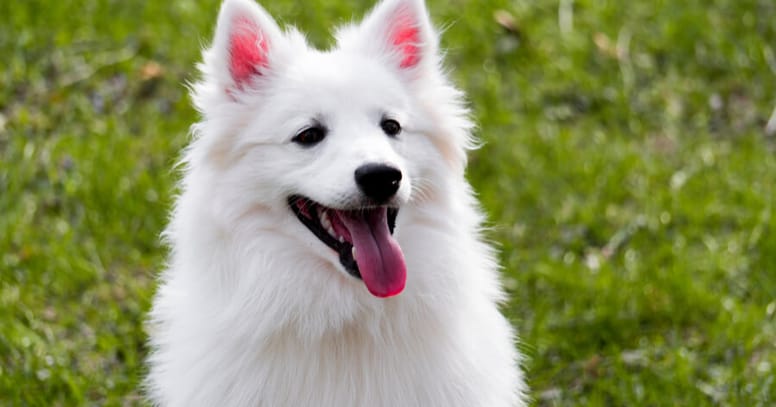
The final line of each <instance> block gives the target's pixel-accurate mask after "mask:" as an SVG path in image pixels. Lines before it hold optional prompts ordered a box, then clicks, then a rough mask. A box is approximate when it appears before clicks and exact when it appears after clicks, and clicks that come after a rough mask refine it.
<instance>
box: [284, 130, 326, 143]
mask: <svg viewBox="0 0 776 407" xmlns="http://www.w3.org/2000/svg"><path fill="white" fill-rule="evenodd" d="M325 138H326V128H325V127H323V126H321V125H313V126H310V127H305V128H304V129H302V130H300V131H299V132H298V133H296V136H294V138H292V139H291V141H293V142H294V143H296V144H299V145H302V146H305V147H308V146H314V145H316V144H318V143H320V142H321V141H323V139H325Z"/></svg>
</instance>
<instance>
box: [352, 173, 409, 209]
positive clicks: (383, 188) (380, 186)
mask: <svg viewBox="0 0 776 407" xmlns="http://www.w3.org/2000/svg"><path fill="white" fill-rule="evenodd" d="M399 181H401V171H399V170H398V169H396V168H394V167H391V166H390V165H385V164H365V165H362V166H360V167H358V168H356V184H358V188H359V189H361V192H363V193H364V195H366V196H367V197H369V198H370V199H372V200H373V201H375V202H378V203H383V202H385V201H387V200H388V199H390V198H391V197H392V196H393V195H394V194H396V191H398V190H399Z"/></svg>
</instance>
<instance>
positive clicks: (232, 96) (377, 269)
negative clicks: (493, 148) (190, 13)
mask: <svg viewBox="0 0 776 407" xmlns="http://www.w3.org/2000/svg"><path fill="white" fill-rule="evenodd" d="M337 37H338V44H337V47H336V48H334V49H333V50H331V51H328V52H321V51H318V50H315V49H311V48H309V47H308V46H307V45H306V43H305V42H304V39H303V37H302V36H301V35H300V34H299V33H297V32H296V31H290V32H286V33H284V32H282V31H281V30H280V29H279V28H278V27H277V25H276V24H275V22H274V21H273V20H272V18H271V17H269V15H268V14H267V13H266V12H265V11H264V10H263V9H261V8H260V7H259V6H258V5H256V4H255V3H253V1H252V0H226V1H225V2H224V4H223V6H222V9H221V12H220V15H219V20H218V27H217V30H216V36H215V39H214V42H213V45H212V47H211V48H210V49H209V50H207V51H206V52H205V62H204V64H203V65H202V70H203V73H204V76H205V77H204V80H203V82H201V83H199V84H197V85H195V88H194V90H195V94H194V98H195V102H196V104H197V107H198V108H199V110H200V111H201V112H202V114H203V116H204V120H203V122H202V123H200V124H199V125H198V126H197V127H198V129H199V130H200V131H199V132H200V134H202V139H201V140H200V142H199V143H198V144H199V145H198V148H199V151H198V154H200V156H201V159H202V160H204V161H206V162H207V163H208V164H207V165H208V166H209V167H210V168H213V169H214V171H216V172H217V173H218V175H217V176H218V177H219V179H220V181H219V183H220V184H221V185H223V186H224V187H223V190H222V191H220V193H225V194H226V195H227V196H229V198H225V199H226V200H227V201H231V202H233V203H234V205H236V206H240V205H242V206H244V208H242V209H235V210H237V211H245V212H249V210H250V209H249V208H250V207H254V206H262V207H267V208H272V209H273V211H274V212H273V213H274V214H275V215H273V216H288V217H292V218H294V219H295V220H296V221H298V223H297V226H298V227H297V228H295V229H294V230H292V231H289V232H288V233H291V234H293V235H294V238H296V239H298V241H299V245H300V246H306V247H309V248H310V250H311V251H313V252H315V253H316V254H317V255H319V256H321V257H323V258H326V259H328V260H330V261H331V262H332V263H333V264H336V266H337V267H338V268H339V269H340V270H341V271H342V272H344V273H346V274H348V275H350V276H352V277H356V278H360V279H363V281H364V283H365V284H366V287H367V288H368V290H369V291H370V292H371V293H372V294H374V295H375V296H378V297H389V296H393V295H396V294H398V293H400V292H401V291H402V290H403V288H404V285H405V280H406V273H407V270H406V266H405V260H404V257H403V253H402V250H401V247H400V245H399V244H398V243H397V241H396V240H395V239H394V237H393V232H394V228H395V225H396V218H397V216H401V215H399V214H400V213H401V211H402V208H403V207H405V206H407V205H411V204H412V202H413V200H417V199H420V198H421V197H422V195H423V193H422V192H423V191H424V188H425V187H428V186H429V185H430V184H433V183H435V182H437V181H438V180H437V179H436V175H435V174H436V173H437V172H439V171H440V170H439V168H445V171H450V170H451V169H450V167H461V168H462V166H463V162H462V161H463V159H462V158H461V156H462V151H463V149H464V147H465V146H464V145H463V144H465V136H462V137H459V139H458V140H455V137H452V136H450V135H445V134H444V133H446V131H445V124H440V123H437V122H435V121H436V120H438V119H439V117H451V119H450V120H452V121H453V122H455V121H456V120H458V121H460V122H461V123H458V126H457V129H458V130H462V131H463V132H464V133H465V130H466V129H461V128H462V127H466V126H465V125H461V124H462V123H464V124H465V123H468V122H466V121H465V118H461V117H457V116H456V115H455V114H453V115H450V114H447V115H445V114H444V112H440V111H439V110H435V109H436V108H437V107H436V106H434V103H435V100H436V99H437V96H435V95H433V93H435V92H442V93H444V92H445V91H448V90H449V89H447V88H445V87H444V86H443V85H444V84H443V83H442V82H443V81H442V79H441V74H440V73H439V68H438V57H437V51H436V42H437V39H436V36H435V33H434V32H433V30H432V28H431V26H430V23H429V20H428V15H427V13H426V11H425V8H424V5H423V3H422V1H420V0H386V1H384V2H383V3H381V4H379V5H378V6H377V7H376V8H375V10H373V11H372V13H371V14H370V15H369V16H367V17H366V19H365V20H364V21H363V22H362V23H361V24H360V25H358V26H348V27H345V28H344V29H342V30H340V31H339V32H338V36H337ZM456 96H457V95H456V94H452V95H449V97H447V98H446V99H447V100H448V102H447V103H451V102H449V100H450V99H452V100H453V101H457V99H456ZM439 103H440V104H443V103H442V102H439ZM444 107H445V106H442V108H444ZM447 108H451V109H453V110H455V109H457V110H458V112H457V113H459V115H460V114H465V111H464V110H463V109H462V108H460V106H459V105H457V104H455V103H453V105H452V106H447ZM461 112H463V113H461ZM455 124H456V123H453V125H454V126H455ZM447 125H450V123H448V124H447ZM447 133H449V132H447ZM440 134H441V135H440Z"/></svg>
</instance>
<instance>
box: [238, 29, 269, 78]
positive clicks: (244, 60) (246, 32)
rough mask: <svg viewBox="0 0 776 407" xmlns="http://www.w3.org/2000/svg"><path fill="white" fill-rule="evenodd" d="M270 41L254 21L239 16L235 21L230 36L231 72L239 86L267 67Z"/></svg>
mask: <svg viewBox="0 0 776 407" xmlns="http://www.w3.org/2000/svg"><path fill="white" fill-rule="evenodd" d="M268 50H269V43H268V42H267V39H266V38H265V36H264V35H263V34H262V32H261V30H260V29H259V27H257V26H256V24H255V23H253V22H252V21H250V20H248V19H245V18H239V19H237V20H236V21H235V22H234V25H233V28H232V32H231V33H230V37H229V72H230V73H231V74H232V78H233V79H234V81H235V83H236V84H237V85H238V86H242V84H243V83H245V82H246V81H248V80H249V79H250V78H251V76H253V75H257V74H260V72H259V68H262V67H266V66H267V65H268V64H269V63H268V61H267V51H268Z"/></svg>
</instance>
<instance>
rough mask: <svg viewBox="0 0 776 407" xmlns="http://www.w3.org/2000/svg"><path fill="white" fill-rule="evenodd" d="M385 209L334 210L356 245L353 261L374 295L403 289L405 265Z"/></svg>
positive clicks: (378, 295)
mask: <svg viewBox="0 0 776 407" xmlns="http://www.w3.org/2000/svg"><path fill="white" fill-rule="evenodd" d="M387 212H388V211H387V209H386V208H384V207H382V208H377V209H371V210H368V211H366V212H338V215H339V216H340V218H341V219H342V221H343V222H344V223H345V226H347V228H348V230H349V231H350V237H351V238H352V239H353V246H354V247H355V248H356V263H358V270H359V272H361V278H362V279H363V280H364V284H366V288H367V289H368V290H369V292H370V293H372V295H374V296H376V297H381V298H385V297H392V296H394V295H397V294H399V293H400V292H401V291H402V290H403V289H404V284H405V283H406V281H407V266H406V265H405V264H404V254H402V252H401V248H400V247H399V244H398V243H396V240H394V239H393V236H391V232H390V231H389V230H388V220H387V216H388V214H387Z"/></svg>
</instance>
